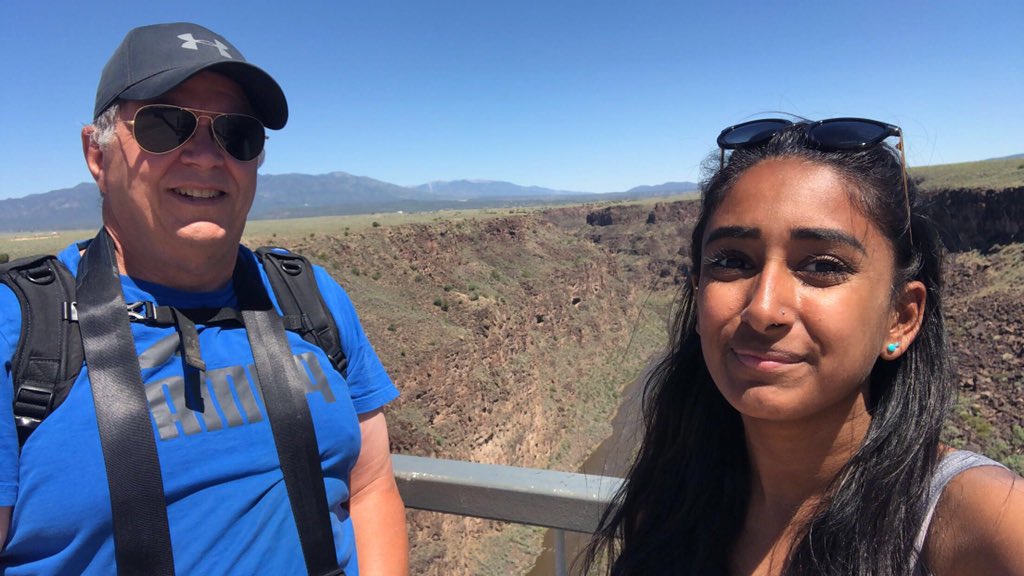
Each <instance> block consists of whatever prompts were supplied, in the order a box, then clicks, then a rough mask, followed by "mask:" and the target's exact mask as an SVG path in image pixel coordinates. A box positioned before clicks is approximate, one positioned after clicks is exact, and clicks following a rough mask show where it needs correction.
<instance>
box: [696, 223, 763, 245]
mask: <svg viewBox="0 0 1024 576" xmlns="http://www.w3.org/2000/svg"><path fill="white" fill-rule="evenodd" d="M760 237H761V229H760V228H751V227H750V226H721V227H719V228H715V229H714V230H712V231H711V232H710V233H708V238H707V240H705V241H704V243H705V244H710V243H712V242H714V241H715V240H720V239H722V238H741V239H757V238H760Z"/></svg>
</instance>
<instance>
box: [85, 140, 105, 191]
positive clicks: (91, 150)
mask: <svg viewBox="0 0 1024 576" xmlns="http://www.w3.org/2000/svg"><path fill="white" fill-rule="evenodd" d="M95 131H96V127H95V126H93V125H92V124H90V125H88V126H86V127H84V128H82V154H83V155H84V156H85V165H86V167H88V168H89V172H90V173H91V174H92V177H93V180H95V181H96V184H99V183H100V179H101V178H102V177H103V148H101V147H100V145H99V144H97V143H96V142H94V141H93V139H92V134H93V132H95ZM100 188H101V190H100V192H102V188H103V187H102V186H100Z"/></svg>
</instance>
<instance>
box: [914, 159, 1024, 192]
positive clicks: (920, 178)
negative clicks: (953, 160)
mask: <svg viewBox="0 0 1024 576" xmlns="http://www.w3.org/2000/svg"><path fill="white" fill-rule="evenodd" d="M910 175H911V177H913V178H914V179H915V180H916V181H917V183H918V186H920V187H921V188H922V189H924V190H929V191H933V190H943V189H949V188H986V189H993V190H1001V189H1004V188H1015V187H1018V186H1024V158H1008V159H1004V160H984V161H980V162H960V163H957V164H940V165H938V166H921V167H919V168H911V169H910Z"/></svg>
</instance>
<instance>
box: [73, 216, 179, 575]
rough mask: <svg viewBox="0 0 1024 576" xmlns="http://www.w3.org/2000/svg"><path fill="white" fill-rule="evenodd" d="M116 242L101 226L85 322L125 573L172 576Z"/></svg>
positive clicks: (89, 270)
mask: <svg viewBox="0 0 1024 576" xmlns="http://www.w3.org/2000/svg"><path fill="white" fill-rule="evenodd" d="M116 262H117V260H116V258H115V256H114V243H113V241H112V240H111V239H110V236H109V234H107V231H106V228H101V229H100V232H99V234H97V235H96V238H95V239H94V240H93V241H92V243H90V244H89V248H88V249H87V250H86V251H85V255H83V256H82V261H81V262H80V263H79V265H78V301H79V306H78V324H79V329H80V330H81V333H82V345H83V347H84V348H85V356H86V360H87V361H88V363H89V380H90V382H91V384H92V397H93V404H94V405H95V407H96V424H97V426H98V428H99V437H100V447H101V448H102V449H103V463H104V466H105V467H106V472H107V485H108V488H109V490H110V512H111V519H112V524H113V531H114V557H115V558H116V560H117V573H118V574H119V575H122V576H123V575H129V574H131V575H135V574H138V575H140V576H141V575H149V574H153V575H159V576H165V575H172V576H173V574H174V556H173V552H172V549H171V533H170V529H169V528H168V522H167V502H166V500H165V498H164V484H163V475H162V473H161V471H160V460H159V457H158V456H157V450H156V440H155V438H154V437H153V425H152V423H151V422H150V417H149V409H148V406H147V400H146V391H145V388H144V387H143V384H142V370H141V368H140V367H139V358H138V356H136V355H135V346H134V345H133V342H134V339H133V337H132V331H131V327H130V326H129V324H128V315H127V314H126V313H125V310H126V309H127V306H126V304H125V302H124V295H123V294H122V292H121V280H120V277H119V275H118V269H117V263H116Z"/></svg>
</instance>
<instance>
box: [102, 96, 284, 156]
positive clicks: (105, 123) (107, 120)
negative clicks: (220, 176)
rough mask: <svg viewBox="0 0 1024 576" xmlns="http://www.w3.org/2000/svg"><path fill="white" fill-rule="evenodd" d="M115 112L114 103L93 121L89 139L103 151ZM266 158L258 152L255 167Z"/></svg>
mask: <svg viewBox="0 0 1024 576" xmlns="http://www.w3.org/2000/svg"><path fill="white" fill-rule="evenodd" d="M117 112H118V103H117V102H114V103H113V104H111V105H110V108H107V109H106V110H104V111H103V113H102V114H100V115H99V116H97V117H96V119H95V120H93V122H92V125H93V128H94V130H93V131H92V134H90V135H89V137H90V138H91V139H92V141H93V143H95V144H96V145H97V146H99V147H100V148H101V149H105V148H106V147H107V146H108V145H109V144H110V143H111V142H113V141H114V128H115V127H116V126H117ZM266 157H267V149H266V148H264V149H263V150H261V151H260V155H259V157H257V158H256V167H257V168H259V167H260V166H263V161H264V160H265V159H266Z"/></svg>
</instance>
